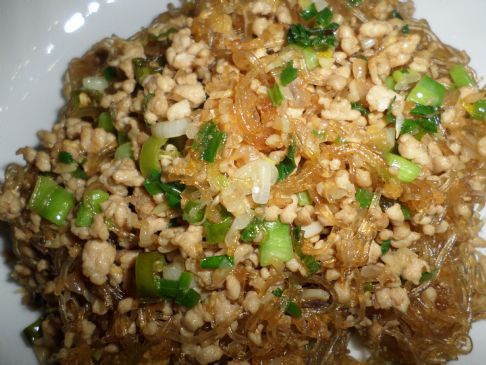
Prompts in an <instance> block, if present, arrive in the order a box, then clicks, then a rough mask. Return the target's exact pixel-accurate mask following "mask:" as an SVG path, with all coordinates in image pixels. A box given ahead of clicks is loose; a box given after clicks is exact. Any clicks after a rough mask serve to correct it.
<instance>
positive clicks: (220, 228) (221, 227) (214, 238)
mask: <svg viewBox="0 0 486 365" xmlns="http://www.w3.org/2000/svg"><path fill="white" fill-rule="evenodd" d="M232 223H233V217H232V216H231V215H230V214H229V213H227V215H225V216H224V217H223V219H222V220H221V221H220V222H219V223H212V222H209V221H205V222H204V230H205V232H206V235H205V237H206V243H221V242H224V239H225V237H226V233H228V231H229V229H230V227H231V224H232Z"/></svg>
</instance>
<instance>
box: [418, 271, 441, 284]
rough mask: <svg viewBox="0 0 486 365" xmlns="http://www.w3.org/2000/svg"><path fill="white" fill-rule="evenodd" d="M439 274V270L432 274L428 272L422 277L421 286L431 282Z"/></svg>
mask: <svg viewBox="0 0 486 365" xmlns="http://www.w3.org/2000/svg"><path fill="white" fill-rule="evenodd" d="M438 272H439V270H437V269H434V270H432V271H430V272H428V271H425V272H423V273H422V276H421V277H420V284H423V283H425V282H426V281H431V280H433V279H435V277H436V276H437V273H438Z"/></svg>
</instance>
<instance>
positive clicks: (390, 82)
mask: <svg viewBox="0 0 486 365" xmlns="http://www.w3.org/2000/svg"><path fill="white" fill-rule="evenodd" d="M385 86H386V87H387V89H389V90H395V80H394V79H393V77H391V76H388V77H387V78H386V80H385Z"/></svg>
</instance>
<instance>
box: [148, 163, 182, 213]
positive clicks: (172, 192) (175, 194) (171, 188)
mask: <svg viewBox="0 0 486 365" xmlns="http://www.w3.org/2000/svg"><path fill="white" fill-rule="evenodd" d="M143 186H144V188H145V190H147V193H149V195H151V196H153V195H156V194H161V193H164V197H165V200H166V201H167V205H168V206H169V207H170V208H179V207H180V206H181V193H182V192H183V191H184V189H185V188H186V186H185V185H184V184H181V183H180V182H177V181H174V182H169V183H164V182H162V181H160V172H157V171H152V172H151V173H150V174H149V176H147V178H146V179H145V181H144V183H143Z"/></svg>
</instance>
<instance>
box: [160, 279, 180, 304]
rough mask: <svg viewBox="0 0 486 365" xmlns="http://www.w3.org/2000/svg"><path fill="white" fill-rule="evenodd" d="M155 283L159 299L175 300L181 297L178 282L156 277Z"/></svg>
mask: <svg viewBox="0 0 486 365" xmlns="http://www.w3.org/2000/svg"><path fill="white" fill-rule="evenodd" d="M155 283H156V288H157V294H158V296H159V297H162V298H167V299H176V298H178V297H180V296H181V295H182V291H181V290H180V289H179V281H178V280H167V279H161V278H160V277H157V279H156V281H155Z"/></svg>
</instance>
